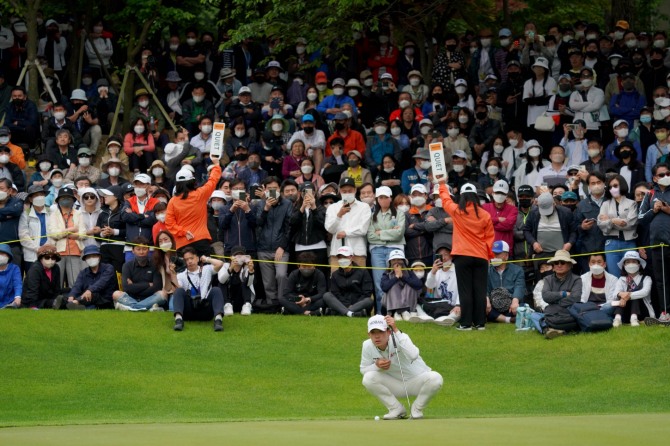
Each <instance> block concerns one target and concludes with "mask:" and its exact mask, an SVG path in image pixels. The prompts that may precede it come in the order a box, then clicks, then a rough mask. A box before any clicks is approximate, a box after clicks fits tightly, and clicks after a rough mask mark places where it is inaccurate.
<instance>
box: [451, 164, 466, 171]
mask: <svg viewBox="0 0 670 446" xmlns="http://www.w3.org/2000/svg"><path fill="white" fill-rule="evenodd" d="M464 170H465V166H464V165H463V164H454V172H456V173H461V172H463V171H464Z"/></svg>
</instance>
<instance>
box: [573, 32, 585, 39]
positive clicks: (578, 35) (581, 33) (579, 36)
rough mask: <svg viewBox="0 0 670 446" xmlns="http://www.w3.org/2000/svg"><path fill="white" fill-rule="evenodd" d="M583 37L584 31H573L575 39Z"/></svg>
mask: <svg viewBox="0 0 670 446" xmlns="http://www.w3.org/2000/svg"><path fill="white" fill-rule="evenodd" d="M583 37H584V31H575V39H577V40H579V39H581V38H583Z"/></svg>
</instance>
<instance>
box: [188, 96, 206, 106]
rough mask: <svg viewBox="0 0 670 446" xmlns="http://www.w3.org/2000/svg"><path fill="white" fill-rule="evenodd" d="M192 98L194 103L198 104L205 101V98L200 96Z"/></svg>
mask: <svg viewBox="0 0 670 446" xmlns="http://www.w3.org/2000/svg"><path fill="white" fill-rule="evenodd" d="M191 97H192V98H193V102H196V103H198V104H199V103H201V102H202V101H204V100H205V97H204V96H200V95H194V96H191Z"/></svg>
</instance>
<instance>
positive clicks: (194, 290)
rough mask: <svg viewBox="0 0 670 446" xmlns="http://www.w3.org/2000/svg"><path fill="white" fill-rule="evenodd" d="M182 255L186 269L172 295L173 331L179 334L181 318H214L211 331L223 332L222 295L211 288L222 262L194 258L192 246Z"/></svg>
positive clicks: (202, 319) (181, 328)
mask: <svg viewBox="0 0 670 446" xmlns="http://www.w3.org/2000/svg"><path fill="white" fill-rule="evenodd" d="M182 252H183V253H182V257H183V258H184V262H186V270H184V271H183V272H181V273H179V274H178V275H177V281H178V282H179V288H177V290H176V291H175V292H174V295H173V296H172V303H173V308H174V327H173V330H174V331H182V330H183V329H184V319H186V320H189V321H210V320H212V318H214V331H223V294H222V293H221V289H220V288H219V287H213V286H212V278H213V277H214V276H215V275H216V274H217V273H218V272H219V270H220V269H221V268H222V267H223V262H222V261H220V260H217V259H213V258H211V257H207V256H202V257H200V258H198V252H197V251H196V250H195V248H193V247H192V246H187V247H185V248H184V249H183V251H182ZM200 263H202V266H201V265H200Z"/></svg>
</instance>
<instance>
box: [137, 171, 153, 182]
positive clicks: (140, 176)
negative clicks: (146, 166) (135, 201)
mask: <svg viewBox="0 0 670 446" xmlns="http://www.w3.org/2000/svg"><path fill="white" fill-rule="evenodd" d="M135 181H139V182H140V183H144V184H151V177H150V176H149V175H147V174H146V173H138V174H137V175H135V178H133V183H134V182H135Z"/></svg>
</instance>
